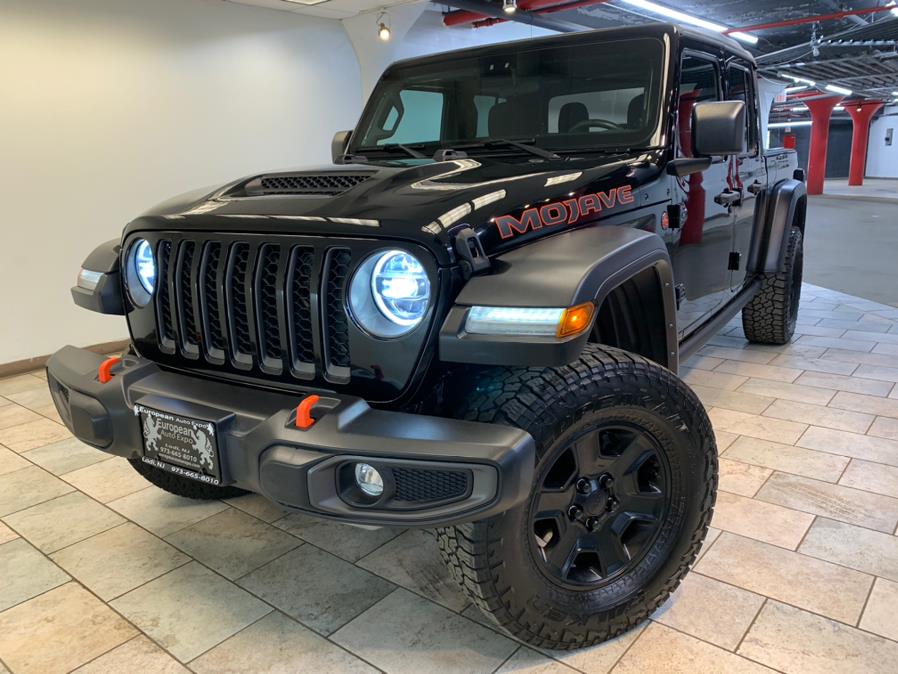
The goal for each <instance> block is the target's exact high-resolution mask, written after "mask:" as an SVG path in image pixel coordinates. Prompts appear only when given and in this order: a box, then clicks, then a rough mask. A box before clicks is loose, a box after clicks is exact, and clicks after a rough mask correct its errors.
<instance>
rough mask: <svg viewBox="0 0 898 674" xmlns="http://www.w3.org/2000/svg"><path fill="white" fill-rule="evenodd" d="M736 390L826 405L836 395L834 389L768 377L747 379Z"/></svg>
mask: <svg viewBox="0 0 898 674" xmlns="http://www.w3.org/2000/svg"><path fill="white" fill-rule="evenodd" d="M738 390H739V391H742V392H745V393H752V394H754V395H759V396H767V397H771V398H778V399H780V400H792V401H794V402H799V403H811V404H813V405H826V403H828V402H829V401H830V400H832V398H833V396H834V395H836V392H835V391H830V390H827V389H824V388H815V387H814V386H802V385H801V384H789V383H787V382H783V381H771V380H770V379H749V380H748V381H747V382H745V383H744V384H743V385H742V386H740V387H739V389H738Z"/></svg>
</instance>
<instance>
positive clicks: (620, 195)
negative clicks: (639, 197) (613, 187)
mask: <svg viewBox="0 0 898 674" xmlns="http://www.w3.org/2000/svg"><path fill="white" fill-rule="evenodd" d="M634 201H636V199H634V198H633V189H632V188H631V187H630V186H629V185H624V186H623V187H618V188H617V202H618V203H619V204H632V203H633V202H634Z"/></svg>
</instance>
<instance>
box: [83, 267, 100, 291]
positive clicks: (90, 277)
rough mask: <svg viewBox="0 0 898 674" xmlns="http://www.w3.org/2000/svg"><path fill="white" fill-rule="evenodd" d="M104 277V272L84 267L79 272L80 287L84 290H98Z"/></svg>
mask: <svg viewBox="0 0 898 674" xmlns="http://www.w3.org/2000/svg"><path fill="white" fill-rule="evenodd" d="M102 278H103V272H100V271H93V270H91V269H82V270H81V271H80V272H78V287H79V288H83V289H84V290H96V289H97V286H98V285H99V284H100V279H102Z"/></svg>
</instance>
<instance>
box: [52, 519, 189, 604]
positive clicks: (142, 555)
mask: <svg viewBox="0 0 898 674" xmlns="http://www.w3.org/2000/svg"><path fill="white" fill-rule="evenodd" d="M50 557H51V558H52V559H53V561H54V562H56V563H57V564H59V566H61V567H62V568H63V569H65V570H66V571H68V572H69V573H70V574H72V575H73V576H74V577H75V578H77V579H78V580H79V581H80V582H81V583H83V584H84V585H85V586H87V588H88V589H90V590H91V591H92V592H94V593H95V594H96V595H97V596H99V597H100V598H101V599H103V600H104V601H109V600H111V599H113V598H115V597H118V596H120V595H122V594H124V593H125V592H129V591H130V590H133V589H134V588H135V587H138V586H140V585H143V584H144V583H146V582H147V581H150V580H153V579H154V578H158V577H159V576H161V575H163V574H165V573H168V572H169V571H171V570H172V569H174V568H176V567H178V566H181V565H183V564H186V563H187V562H188V561H190V558H189V557H187V556H186V555H184V554H182V553H180V552H179V551H178V550H176V549H175V548H173V547H172V546H170V545H168V544H167V543H165V542H163V541H161V540H159V539H158V538H156V537H155V536H153V535H152V534H149V533H147V532H146V531H144V530H143V529H141V528H140V527H138V526H136V525H134V524H131V523H130V522H128V523H126V524H123V525H122V526H119V527H115V528H114V529H110V530H108V531H104V532H103V533H100V534H97V535H96V536H92V537H91V538H88V539H87V540H84V541H81V542H80V543H76V544H75V545H70V546H69V547H67V548H64V549H62V550H60V551H58V552H54V553H53V554H52V555H50Z"/></svg>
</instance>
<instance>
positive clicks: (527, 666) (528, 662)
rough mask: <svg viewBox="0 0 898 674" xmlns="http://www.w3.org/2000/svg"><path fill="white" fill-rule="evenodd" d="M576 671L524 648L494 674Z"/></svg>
mask: <svg viewBox="0 0 898 674" xmlns="http://www.w3.org/2000/svg"><path fill="white" fill-rule="evenodd" d="M576 671H577V670H576V669H571V668H570V667H568V666H567V665H565V664H562V663H560V662H558V660H553V659H552V658H549V657H547V656H545V655H543V654H542V653H539V652H537V651H534V650H533V649H531V648H527V647H526V646H521V647H520V648H519V649H518V650H516V651H515V653H514V655H512V656H511V657H510V658H508V660H506V661H505V664H504V665H502V666H501V667H500V668H499V669H497V670H496V674H575V672H576Z"/></svg>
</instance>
